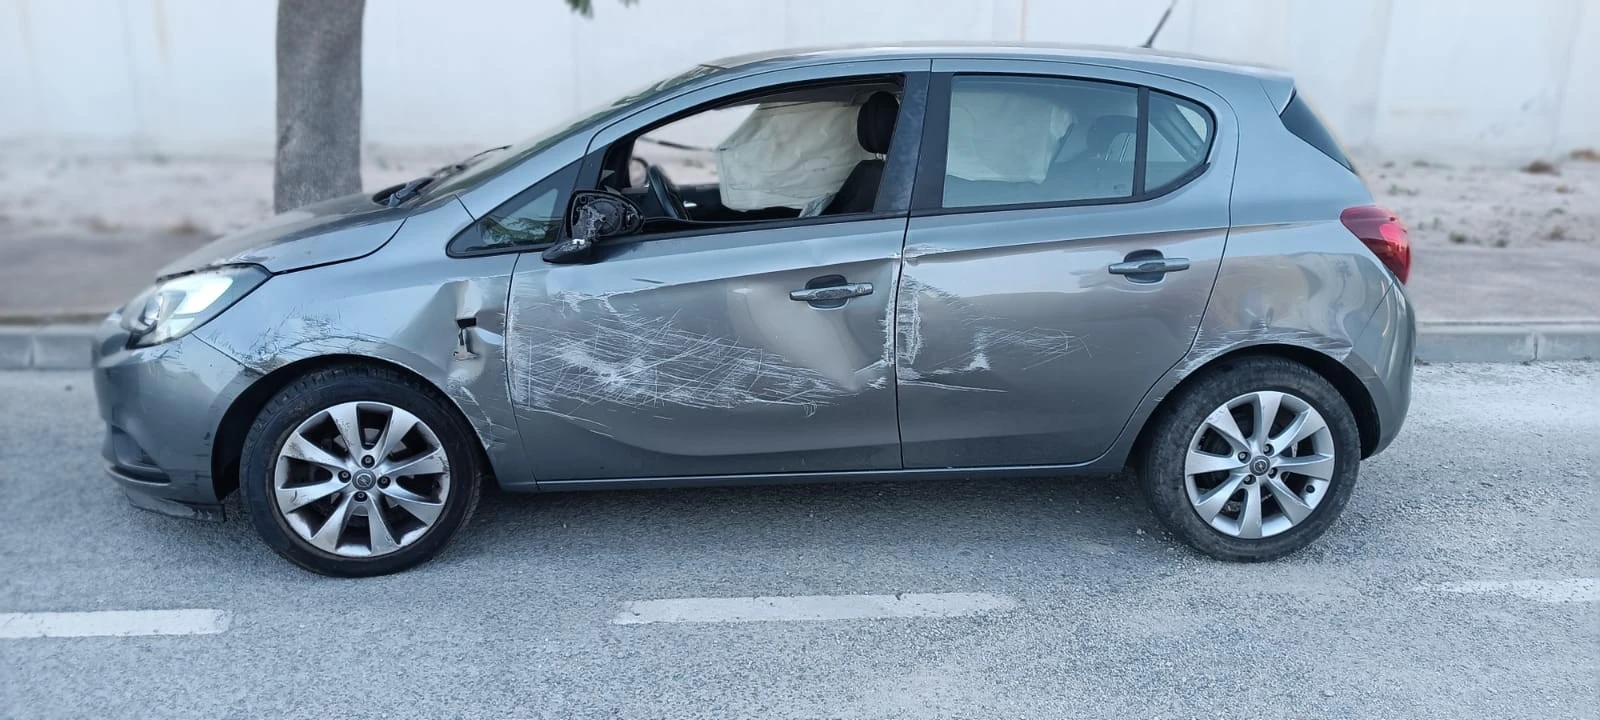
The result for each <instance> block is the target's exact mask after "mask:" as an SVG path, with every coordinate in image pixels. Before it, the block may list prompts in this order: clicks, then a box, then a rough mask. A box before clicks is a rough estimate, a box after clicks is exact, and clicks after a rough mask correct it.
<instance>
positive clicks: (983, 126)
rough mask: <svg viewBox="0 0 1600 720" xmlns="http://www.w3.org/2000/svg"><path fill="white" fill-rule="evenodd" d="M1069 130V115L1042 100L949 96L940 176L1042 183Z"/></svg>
mask: <svg viewBox="0 0 1600 720" xmlns="http://www.w3.org/2000/svg"><path fill="white" fill-rule="evenodd" d="M1071 127H1072V114H1071V113H1069V112H1067V109H1066V108H1064V107H1061V106H1060V105H1057V104H1055V103H1053V102H1050V101H1049V100H1047V99H1045V98H1041V97H1037V96H1034V95H1023V94H1020V93H1015V92H987V91H981V90H980V91H971V90H968V91H960V92H956V93H952V94H951V96H950V146H949V155H948V156H947V157H946V159H945V168H946V169H945V173H946V174H948V175H953V176H955V177H958V178H963V179H966V180H996V181H1001V182H1032V183H1037V182H1043V181H1044V177H1045V174H1046V173H1047V172H1049V170H1050V161H1051V158H1052V157H1054V156H1055V153H1056V149H1057V148H1058V147H1059V146H1060V142H1061V138H1062V137H1064V136H1066V134H1067V130H1068V129H1069V128H1071Z"/></svg>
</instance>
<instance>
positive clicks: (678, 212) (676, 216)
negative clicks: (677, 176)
mask: <svg viewBox="0 0 1600 720" xmlns="http://www.w3.org/2000/svg"><path fill="white" fill-rule="evenodd" d="M644 178H645V184H646V185H648V186H650V194H651V195H653V196H654V197H655V199H656V204H657V205H660V206H661V211H662V212H664V213H666V214H667V217H669V218H672V219H673V220H688V219H689V210H688V208H685V207H684V206H683V196H682V195H679V194H678V186H677V185H673V184H672V181H671V180H668V179H667V174H666V173H664V172H661V166H660V165H647V166H645V171H644Z"/></svg>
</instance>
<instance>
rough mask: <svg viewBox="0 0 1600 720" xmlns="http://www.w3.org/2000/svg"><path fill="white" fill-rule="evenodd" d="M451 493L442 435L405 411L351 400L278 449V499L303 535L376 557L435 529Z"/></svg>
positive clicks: (317, 543) (350, 553)
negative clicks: (435, 524)
mask: <svg viewBox="0 0 1600 720" xmlns="http://www.w3.org/2000/svg"><path fill="white" fill-rule="evenodd" d="M449 493H450V462H449V458H448V457H447V455H446V453H445V451H444V447H443V446H442V445H441V444H440V442H439V437H438V436H437V435H436V434H435V433H434V431H433V430H432V429H431V428H429V427H428V426H427V424H426V423H424V422H422V421H421V420H419V419H417V417H416V416H415V415H412V414H411V413H409V412H407V411H405V410H404V409H401V408H398V407H395V406H394V405H390V404H388V403H382V402H347V403H341V404H338V405H334V406H333V407H330V408H327V409H325V410H322V411H320V412H317V413H315V414H313V415H312V416H311V417H309V418H307V419H306V420H305V421H304V422H301V423H300V424H299V425H298V426H297V427H295V429H294V430H293V431H292V432H290V433H289V436H288V437H287V438H286V439H285V440H284V442H283V445H282V446H281V447H280V448H279V449H278V456H277V463H276V467H275V468H274V469H273V496H274V499H275V501H276V503H277V508H278V512H279V514H281V515H282V517H283V520H284V521H285V522H286V523H287V525H288V526H289V528H290V529H291V530H293V531H294V533H295V534H296V535H298V536H299V537H300V539H301V540H304V541H306V542H307V543H309V544H310V545H312V546H313V547H315V548H317V549H319V550H322V551H324V552H328V553H333V554H335V555H340V556H344V557H376V556H380V555H387V554H389V553H392V552H395V551H396V550H399V549H400V548H403V547H406V546H407V545H410V544H412V543H414V542H416V541H417V540H418V539H420V538H421V537H422V536H423V535H425V534H426V533H427V532H428V530H429V529H431V528H432V527H433V525H434V523H435V522H436V521H437V520H438V519H439V515H440V514H441V513H442V512H443V511H444V505H445V500H446V499H447V498H448V497H449Z"/></svg>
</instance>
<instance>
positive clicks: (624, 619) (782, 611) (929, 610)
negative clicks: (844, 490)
mask: <svg viewBox="0 0 1600 720" xmlns="http://www.w3.org/2000/svg"><path fill="white" fill-rule="evenodd" d="M1016 606H1017V601H1015V600H1012V599H1011V598H1009V597H1006V596H1004V595H991V594H988V593H924V594H918V593H905V594H900V595H799V596H793V597H743V598H676V599H671V600H638V601H634V602H630V603H626V604H624V605H623V607H622V612H619V613H617V616H616V617H614V618H612V619H611V624H613V625H643V624H647V623H736V622H783V621H805V620H868V619H877V618H914V617H961V616H965V615H981V614H984V613H992V612H1002V611H1005V610H1010V609H1012V608H1015V607H1016Z"/></svg>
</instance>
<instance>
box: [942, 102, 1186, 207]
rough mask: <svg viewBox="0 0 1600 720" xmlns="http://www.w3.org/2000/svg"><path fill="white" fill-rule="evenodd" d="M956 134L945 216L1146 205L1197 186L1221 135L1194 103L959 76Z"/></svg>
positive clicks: (949, 145)
mask: <svg viewBox="0 0 1600 720" xmlns="http://www.w3.org/2000/svg"><path fill="white" fill-rule="evenodd" d="M1141 92H1145V93H1147V94H1146V95H1145V98H1144V101H1143V102H1141V98H1140V94H1141ZM948 127H949V131H948V132H949V134H948V137H947V138H946V146H945V153H946V155H945V172H944V197H943V198H942V200H943V202H942V203H941V206H942V207H943V208H946V209H955V208H981V207H992V206H1004V205H1034V204H1054V203H1075V204H1092V203H1096V202H1118V201H1124V200H1133V199H1139V198H1143V197H1146V196H1149V195H1152V194H1157V193H1161V192H1164V191H1166V190H1167V189H1169V188H1172V187H1175V186H1177V185H1181V184H1183V183H1184V182H1187V181H1188V180H1191V179H1193V178H1194V177H1195V176H1196V175H1197V174H1198V173H1199V171H1200V170H1202V169H1204V167H1205V163H1206V159H1207V156H1208V155H1209V154H1210V152H1211V141H1212V139H1213V137H1214V136H1215V135H1216V127H1215V123H1214V121H1213V119H1212V116H1211V113H1210V112H1209V111H1207V110H1206V109H1205V108H1204V107H1202V106H1200V105H1198V104H1196V103H1195V102H1193V101H1190V100H1186V99H1183V98H1179V97H1175V96H1172V95H1168V94H1166V93H1162V92H1158V91H1155V90H1147V89H1141V88H1138V87H1134V86H1130V85H1120V84H1116V83H1110V82H1098V81H1092V80H1080V79H1072V78H1059V77H1037V76H1017V75H965V76H964V75H957V76H955V77H954V78H952V79H951V85H950V117H949V126H948ZM1141 142H1142V143H1143V145H1141ZM1141 163H1142V166H1141ZM1141 170H1142V172H1141Z"/></svg>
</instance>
